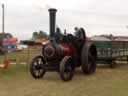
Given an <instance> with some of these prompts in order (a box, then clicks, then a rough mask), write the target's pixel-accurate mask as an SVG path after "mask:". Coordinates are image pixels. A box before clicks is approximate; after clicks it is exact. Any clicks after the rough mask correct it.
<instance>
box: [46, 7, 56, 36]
mask: <svg viewBox="0 0 128 96" xmlns="http://www.w3.org/2000/svg"><path fill="white" fill-rule="evenodd" d="M48 11H49V19H50V20H49V23H50V37H55V25H56V12H57V10H56V9H54V8H50V9H49V10H48Z"/></svg>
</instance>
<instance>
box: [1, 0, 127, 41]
mask: <svg viewBox="0 0 128 96" xmlns="http://www.w3.org/2000/svg"><path fill="white" fill-rule="evenodd" d="M4 2H5V30H6V31H7V32H12V33H13V34H14V36H17V37H18V38H19V39H28V38H30V37H31V34H32V32H33V31H36V30H44V31H46V32H47V33H49V15H48V8H50V7H55V8H57V9H58V12H57V25H58V26H59V27H60V28H61V29H62V31H63V30H64V29H67V31H68V32H70V33H72V32H73V31H74V30H73V29H74V27H75V26H78V27H84V28H85V30H86V32H87V35H95V34H104V33H110V34H111V33H112V34H114V35H124V34H125V35H126V34H127V31H128V29H127V28H126V26H127V25H128V6H127V4H128V1H127V0H84V1H83V0H4ZM1 13H2V11H1V7H0V18H1V16H2V14H1ZM1 25H2V23H1V22H0V30H2V27H1Z"/></svg>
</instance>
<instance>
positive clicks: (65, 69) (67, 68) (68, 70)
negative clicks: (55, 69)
mask: <svg viewBox="0 0 128 96" xmlns="http://www.w3.org/2000/svg"><path fill="white" fill-rule="evenodd" d="M59 72H60V77H61V79H62V80H64V81H69V80H71V79H72V77H73V73H74V70H73V59H72V58H71V56H65V57H64V58H63V59H62V61H61V63H60V68H59Z"/></svg>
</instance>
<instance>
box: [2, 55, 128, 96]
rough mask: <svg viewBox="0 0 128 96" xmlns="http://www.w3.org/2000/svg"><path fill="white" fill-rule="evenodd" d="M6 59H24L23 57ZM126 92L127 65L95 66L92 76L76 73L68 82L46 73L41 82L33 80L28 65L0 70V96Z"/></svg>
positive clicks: (114, 94)
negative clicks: (114, 66)
mask: <svg viewBox="0 0 128 96" xmlns="http://www.w3.org/2000/svg"><path fill="white" fill-rule="evenodd" d="M31 54H32V53H31ZM33 54H34V55H35V53H33ZM10 56H11V58H14V57H17V58H22V57H24V60H26V58H28V57H27V56H26V54H24V55H21V54H20V56H21V57H19V55H16V54H12V55H10ZM25 56H26V57H25ZM31 56H32V55H31ZM30 59H31V58H30ZM127 90H128V64H118V66H117V67H116V68H115V69H110V68H109V66H98V68H97V72H96V73H95V74H93V75H84V74H83V73H82V71H81V70H80V69H77V70H76V72H75V75H74V78H73V80H72V81H70V82H63V81H61V79H60V77H59V74H58V73H56V72H47V73H46V74H45V76H44V77H43V78H41V79H39V80H35V79H34V78H33V77H32V76H31V75H30V73H29V65H28V64H27V65H23V64H15V65H14V64H13V65H10V66H9V67H8V69H0V96H128V91H127Z"/></svg>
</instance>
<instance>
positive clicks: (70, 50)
mask: <svg viewBox="0 0 128 96" xmlns="http://www.w3.org/2000/svg"><path fill="white" fill-rule="evenodd" d="M60 48H61V51H62V56H63V57H64V56H76V48H75V47H74V46H73V45H72V44H71V43H62V44H60Z"/></svg>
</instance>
